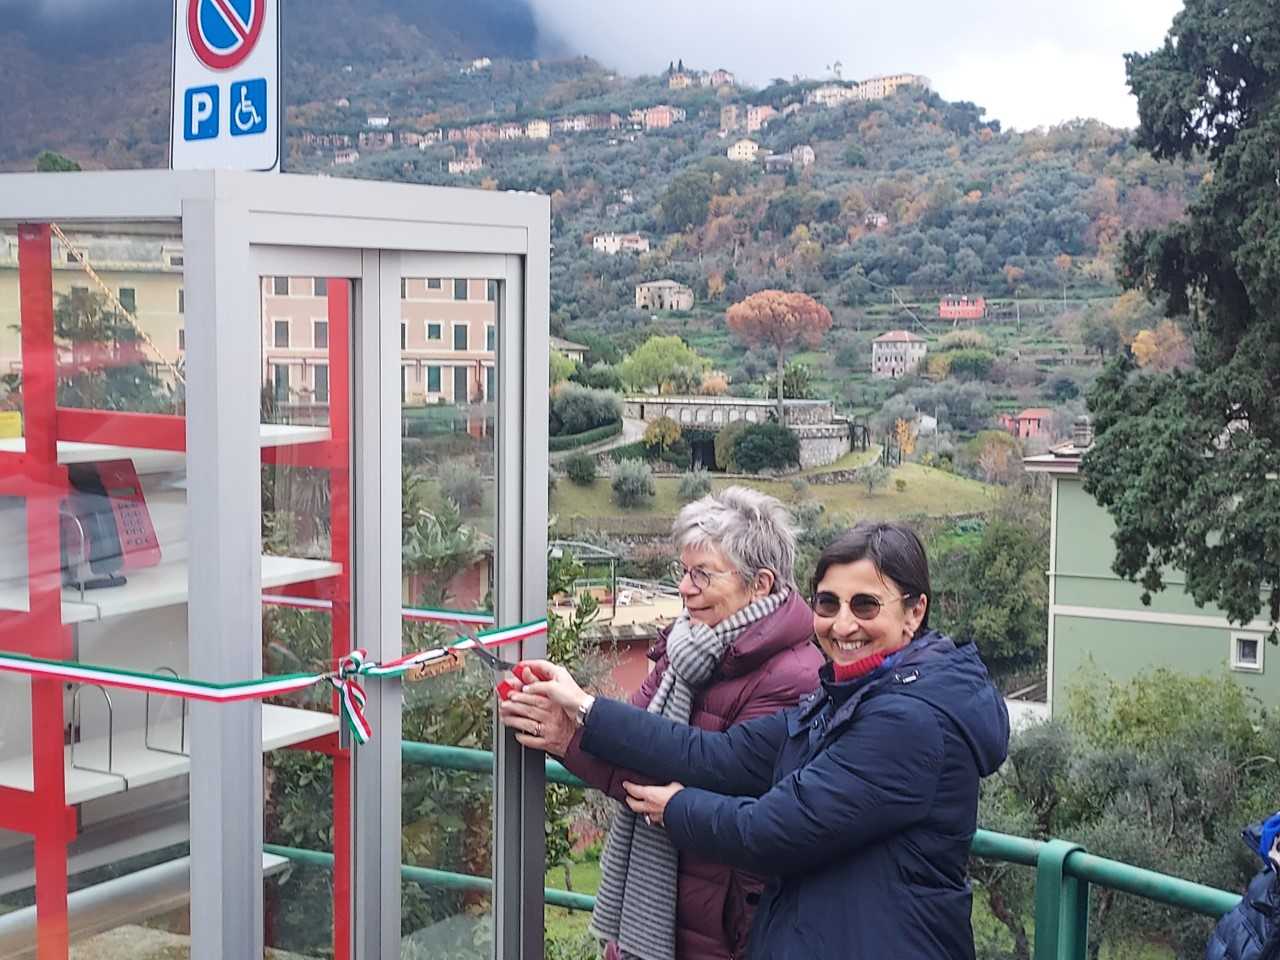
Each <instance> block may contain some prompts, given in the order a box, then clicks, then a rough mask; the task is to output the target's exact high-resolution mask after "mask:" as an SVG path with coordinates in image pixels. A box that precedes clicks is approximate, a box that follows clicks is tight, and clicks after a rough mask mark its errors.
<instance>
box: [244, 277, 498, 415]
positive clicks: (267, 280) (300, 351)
mask: <svg viewBox="0 0 1280 960" xmlns="http://www.w3.org/2000/svg"><path fill="white" fill-rule="evenodd" d="M496 287H497V285H496V283H494V282H493V281H488V280H464V279H460V278H459V279H454V278H450V277H423V278H411V279H410V278H406V279H404V280H402V281H401V287H400V301H401V303H400V316H401V323H400V399H401V401H402V402H404V403H407V404H414V405H421V404H430V403H479V402H483V401H486V400H488V399H489V398H490V397H492V396H493V394H494V391H495V386H496V381H495V379H494V378H495V376H496V373H495V367H494V357H495V353H496V348H497V342H496V337H497V328H496V326H495V325H494V321H495V318H496V310H497V304H496V302H495V301H496V299H497V289H496ZM326 296H327V293H326V287H325V281H324V280H322V279H315V280H313V279H311V278H309V277H305V278H303V277H293V278H290V277H263V279H262V290H261V297H262V318H263V320H262V322H263V330H262V343H263V350H262V364H263V371H262V372H263V382H264V383H267V384H270V386H271V388H272V391H273V393H274V395H275V398H276V403H277V404H282V405H283V404H287V405H299V406H306V405H308V404H310V403H327V402H328V399H329V323H328V314H327V300H326Z"/></svg>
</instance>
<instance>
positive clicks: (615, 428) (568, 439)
mask: <svg viewBox="0 0 1280 960" xmlns="http://www.w3.org/2000/svg"><path fill="white" fill-rule="evenodd" d="M621 432H622V421H621V420H617V421H615V422H613V423H610V424H606V425H605V426H603V427H596V428H595V429H594V430H586V431H584V432H582V433H571V434H566V435H564V436H561V437H551V438H549V439H548V440H547V449H548V450H550V451H551V452H552V453H557V452H559V451H562V450H572V449H574V448H575V447H585V446H587V444H590V443H599V442H600V441H601V440H608V439H609V438H610V437H616V436H617V435H618V434H620V433H621Z"/></svg>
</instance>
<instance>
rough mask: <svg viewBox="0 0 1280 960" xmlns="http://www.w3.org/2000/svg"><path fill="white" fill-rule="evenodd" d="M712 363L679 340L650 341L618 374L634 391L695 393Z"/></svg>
mask: <svg viewBox="0 0 1280 960" xmlns="http://www.w3.org/2000/svg"><path fill="white" fill-rule="evenodd" d="M710 367H711V362H710V361H709V360H707V359H705V358H703V357H700V356H698V354H697V353H696V352H695V351H694V350H693V348H691V347H690V346H689V345H688V344H686V343H685V342H684V341H683V340H681V339H680V338H679V337H677V336H674V335H672V336H669V337H656V336H655V337H650V338H649V339H648V340H646V341H645V342H644V343H643V344H641V345H640V346H639V347H637V348H636V349H635V350H633V351H632V352H631V353H630V354H629V355H628V356H627V358H626V359H625V360H623V361H622V365H621V367H620V368H619V370H618V372H619V373H620V374H621V375H622V382H623V383H625V384H626V385H627V386H628V387H629V388H630V389H632V390H643V389H645V388H646V387H657V388H658V389H659V390H660V391H662V392H663V393H674V392H676V391H685V390H694V389H696V388H697V387H698V385H699V384H701V383H702V374H703V373H704V372H706V371H707V370H709V369H710Z"/></svg>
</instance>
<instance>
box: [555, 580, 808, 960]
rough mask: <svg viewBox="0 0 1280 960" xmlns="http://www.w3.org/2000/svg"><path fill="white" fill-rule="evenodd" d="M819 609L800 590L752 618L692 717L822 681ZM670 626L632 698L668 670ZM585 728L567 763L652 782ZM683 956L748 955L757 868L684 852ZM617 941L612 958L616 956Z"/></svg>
mask: <svg viewBox="0 0 1280 960" xmlns="http://www.w3.org/2000/svg"><path fill="white" fill-rule="evenodd" d="M812 636H813V614H812V613H811V612H810V610H809V607H808V606H807V605H806V604H805V602H804V600H802V599H801V598H800V595H799V594H798V593H796V592H795V591H792V593H791V596H790V597H788V598H787V600H786V602H785V603H783V605H782V606H781V607H779V608H778V609H777V610H776V611H774V612H773V613H772V614H770V615H769V616H768V617H765V618H764V619H763V620H761V621H759V622H758V623H755V624H752V625H751V626H750V627H748V628H747V629H746V630H744V631H743V632H742V634H741V635H740V636H739V637H738V639H737V640H736V641H735V642H734V644H733V646H732V647H731V648H730V649H729V652H728V653H726V654H725V656H724V659H723V660H722V661H721V662H720V666H719V667H718V668H716V672H715V673H714V674H713V675H712V678H711V681H710V682H709V683H708V684H707V685H706V686H705V687H703V688H702V689H701V690H700V691H697V692H695V694H694V697H693V712H692V714H691V716H690V717H689V722H690V724H691V725H693V726H697V727H701V728H702V729H704V730H714V731H722V730H724V729H726V728H727V727H730V726H732V725H733V724H735V723H743V722H745V721H747V720H751V719H753V718H755V717H763V716H768V715H769V714H771V713H777V712H778V711H779V710H786V709H788V708H790V707H794V706H795V705H796V704H797V703H799V702H800V699H801V698H802V697H804V696H806V695H807V694H809V693H812V692H813V691H814V690H815V689H817V686H818V668H819V667H821V666H822V662H823V659H822V654H821V653H819V652H818V649H817V647H815V646H814V645H813V644H812V643H811V642H810V639H811V637H812ZM666 654H667V637H666V632H665V631H664V632H663V634H662V635H661V636H660V637H659V638H658V641H657V643H655V644H654V646H653V649H652V650H650V651H649V659H651V660H655V661H657V666H655V667H654V669H653V670H651V671H650V672H649V676H648V677H646V678H645V681H644V684H643V685H642V686H641V687H640V689H639V690H638V691H637V692H636V694H635V695H634V696H633V697H632V698H631V702H632V703H633V704H635V705H636V706H638V707H645V706H648V704H649V701H650V700H651V699H653V695H654V693H656V692H657V690H658V683H659V682H660V681H661V679H662V674H663V672H664V671H665V670H666V669H667V655H666ZM581 739H582V732H581V731H579V732H578V733H577V734H576V735H575V736H574V738H573V740H572V741H570V743H569V750H568V753H567V754H566V755H565V758H564V765H565V766H566V767H568V768H569V769H570V770H571V771H573V772H574V773H575V774H577V775H578V776H579V777H581V778H582V779H583V780H585V781H587V783H589V784H591V785H592V786H593V787H596V788H598V789H600V790H603V791H605V792H606V793H608V794H609V796H611V797H613V798H615V799H617V800H621V799H623V798H624V797H625V796H626V791H625V790H623V789H622V781H624V780H630V781H632V782H633V783H652V782H653V780H652V779H651V778H649V777H645V776H642V775H641V774H638V773H635V772H633V771H630V770H626V769H624V768H622V767H615V766H613V765H612V764H608V763H605V762H603V761H601V760H598V759H596V758H595V757H593V756H591V755H590V754H589V753H586V752H585V751H583V749H582V747H581V745H580V743H581ZM677 884H678V899H677V904H676V960H731V958H734V957H742V956H745V955H746V943H747V932H748V931H749V930H750V929H751V918H752V916H753V915H754V913H755V905H756V904H757V903H758V902H759V901H760V890H761V889H762V887H763V885H764V883H763V880H761V879H760V878H759V877H757V876H755V875H754V874H750V873H744V872H743V871H741V870H731V869H729V868H728V867H725V866H721V865H720V864H717V863H712V862H710V861H708V860H702V859H700V858H698V857H697V856H695V855H693V854H690V853H681V854H680V874H679V879H678V880H677ZM617 955H618V954H617V948H616V947H615V946H614V945H612V944H611V945H610V948H609V951H608V952H607V953H606V957H607V958H610V960H612V958H616V957H617Z"/></svg>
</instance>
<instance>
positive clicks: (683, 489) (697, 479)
mask: <svg viewBox="0 0 1280 960" xmlns="http://www.w3.org/2000/svg"><path fill="white" fill-rule="evenodd" d="M710 492H711V475H710V474H709V473H707V471H706V470H704V469H702V467H695V468H694V469H692V470H690V471H689V472H688V473H686V474H685V475H684V476H683V477H681V478H680V499H681V500H684V501H685V502H686V503H687V502H689V501H690V500H697V499H698V498H699V497H705V496H706V495H707V494H708V493H710Z"/></svg>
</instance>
